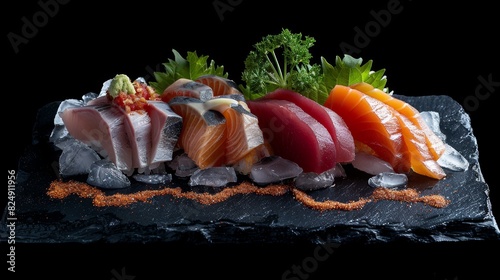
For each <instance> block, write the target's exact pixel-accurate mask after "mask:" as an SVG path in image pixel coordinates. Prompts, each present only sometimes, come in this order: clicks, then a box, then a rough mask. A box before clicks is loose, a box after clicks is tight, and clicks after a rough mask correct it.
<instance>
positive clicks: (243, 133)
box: [205, 98, 264, 165]
mask: <svg viewBox="0 0 500 280" xmlns="http://www.w3.org/2000/svg"><path fill="white" fill-rule="evenodd" d="M205 107H206V108H207V109H209V110H216V111H218V112H220V113H221V114H222V115H223V116H224V118H225V119H226V135H227V138H226V145H225V147H226V151H225V154H226V164H227V165H233V164H235V163H236V162H238V161H239V160H241V159H243V158H244V157H245V156H246V155H247V154H248V153H250V152H251V151H252V150H254V149H255V148H257V147H259V146H260V145H262V144H264V136H263V134H262V130H261V129H260V127H259V120H258V119H257V116H255V115H254V114H252V113H250V112H249V111H248V110H246V109H245V108H244V107H243V106H242V105H241V104H240V103H239V102H238V101H237V100H235V99H232V98H214V99H211V100H208V101H205ZM254 159H255V160H256V161H257V160H259V158H257V157H256V158H254Z"/></svg>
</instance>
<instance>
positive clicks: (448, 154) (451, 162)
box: [420, 111, 469, 171]
mask: <svg viewBox="0 0 500 280" xmlns="http://www.w3.org/2000/svg"><path fill="white" fill-rule="evenodd" d="M420 115H421V116H422V118H423V119H424V121H425V122H426V124H427V125H428V126H429V128H430V129H431V130H432V131H433V132H434V134H436V135H437V136H438V137H439V138H440V139H441V140H442V141H443V142H444V143H445V146H446V150H445V152H444V154H443V155H442V156H441V157H440V158H439V159H438V160H437V163H438V164H439V165H440V166H441V167H442V168H446V169H448V170H451V171H466V170H467V169H468V168H469V162H468V161H467V159H466V158H465V157H464V156H463V155H462V154H461V153H460V152H459V151H457V150H456V149H455V148H453V147H452V146H451V145H449V144H448V143H446V135H445V134H444V133H443V132H442V131H441V129H440V121H441V120H440V117H439V113H438V112H434V111H423V112H420Z"/></svg>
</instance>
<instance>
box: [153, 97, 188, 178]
mask: <svg viewBox="0 0 500 280" xmlns="http://www.w3.org/2000/svg"><path fill="white" fill-rule="evenodd" d="M148 104H149V105H148V106H147V107H146V110H147V112H148V114H149V117H150V118H151V151H150V156H149V165H150V166H149V168H150V169H154V168H156V167H158V165H159V164H160V163H162V162H165V161H170V160H172V155H173V152H174V149H175V145H176V144H177V140H178V139H179V135H180V133H181V129H182V117H181V116H180V115H178V114H176V113H175V112H174V111H173V110H172V108H170V106H169V105H168V104H167V103H165V102H163V101H148Z"/></svg>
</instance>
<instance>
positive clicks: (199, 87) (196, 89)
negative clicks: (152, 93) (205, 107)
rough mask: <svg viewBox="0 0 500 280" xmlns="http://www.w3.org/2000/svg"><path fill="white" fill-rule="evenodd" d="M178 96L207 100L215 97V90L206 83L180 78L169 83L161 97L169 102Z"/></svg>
mask: <svg viewBox="0 0 500 280" xmlns="http://www.w3.org/2000/svg"><path fill="white" fill-rule="evenodd" d="M176 96H185V97H193V98H197V99H200V100H201V101H205V100H209V99H211V98H213V97H214V92H213V90H212V88H211V87H209V86H207V85H205V84H202V83H199V82H195V81H193V80H190V79H185V78H180V79H178V80H177V81H175V82H174V83H172V84H171V85H169V86H168V87H167V88H166V89H165V90H164V91H163V93H162V94H161V95H160V98H161V100H162V101H163V102H166V103H169V102H170V100H172V98H174V97H176Z"/></svg>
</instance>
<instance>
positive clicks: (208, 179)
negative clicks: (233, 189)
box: [188, 166, 238, 187]
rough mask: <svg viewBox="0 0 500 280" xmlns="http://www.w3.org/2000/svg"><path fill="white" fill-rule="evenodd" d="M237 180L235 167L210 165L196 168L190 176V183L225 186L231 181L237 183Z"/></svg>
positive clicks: (193, 184)
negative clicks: (204, 167)
mask: <svg viewBox="0 0 500 280" xmlns="http://www.w3.org/2000/svg"><path fill="white" fill-rule="evenodd" d="M237 180H238V177H237V176H236V171H235V170H234V168H233V167H222V166H221V167H210V168H206V169H198V170H196V171H195V172H194V173H193V175H191V177H190V178H189V182H188V185H189V186H191V187H193V186H209V187H223V186H226V185H227V184H229V183H236V182H237Z"/></svg>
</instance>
